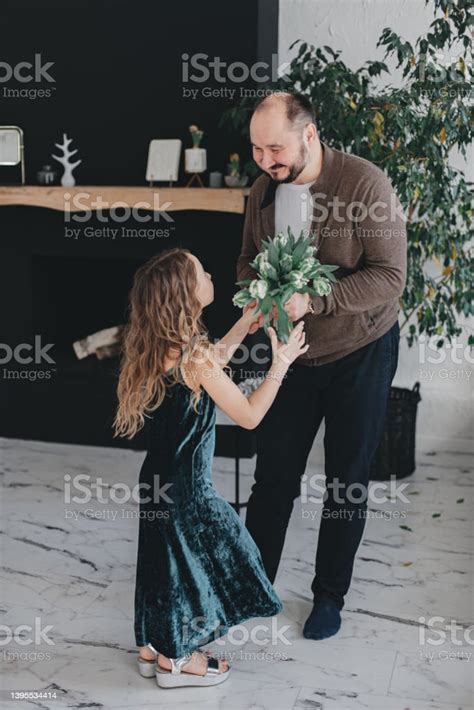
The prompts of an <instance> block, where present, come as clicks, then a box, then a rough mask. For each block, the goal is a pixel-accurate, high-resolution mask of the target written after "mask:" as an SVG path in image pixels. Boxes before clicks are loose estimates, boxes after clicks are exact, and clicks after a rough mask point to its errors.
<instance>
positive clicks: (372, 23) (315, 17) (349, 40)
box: [278, 0, 474, 449]
mask: <svg viewBox="0 0 474 710" xmlns="http://www.w3.org/2000/svg"><path fill="white" fill-rule="evenodd" d="M432 19H433V10H432V6H431V7H430V6H428V7H426V6H425V3H424V0H280V17H279V41H278V45H279V57H278V60H279V63H282V62H286V61H290V60H291V58H292V57H293V56H294V51H295V50H292V52H291V53H289V52H288V47H289V46H290V44H291V43H292V42H294V41H295V40H297V39H302V40H305V41H307V42H310V43H312V44H314V45H316V46H318V45H321V46H322V45H329V46H330V47H332V48H333V49H335V50H338V49H340V50H342V54H341V58H342V60H343V61H344V62H345V63H346V64H347V65H348V66H350V67H351V68H353V69H356V68H358V67H360V66H361V65H362V64H363V63H364V62H365V61H367V60H368V59H380V60H382V59H383V54H384V51H383V48H378V49H376V43H377V39H378V38H379V36H380V34H381V32H382V30H383V28H384V27H391V28H392V29H393V30H395V31H396V32H398V33H399V34H400V35H401V36H402V37H404V38H405V39H406V40H409V41H411V42H414V40H416V38H417V37H418V36H419V35H420V34H423V33H425V32H426V29H427V27H428V25H429V23H430V22H431V21H432ZM387 64H388V66H389V69H390V71H391V73H392V75H391V76H390V78H389V81H390V83H393V84H398V83H399V82H400V78H399V75H398V74H397V73H396V72H395V66H396V63H390V62H387ZM453 164H455V165H456V166H457V167H462V168H463V169H464V170H466V169H467V166H466V165H465V164H464V163H463V160H462V158H460V156H454V157H453ZM471 166H472V163H471ZM470 179H471V180H472V179H473V178H472V170H471V172H470ZM401 320H402V319H401ZM470 327H471V330H470V331H467V332H465V334H464V335H463V337H462V339H461V340H460V343H464V344H465V342H466V340H467V333H468V332H471V333H472V332H474V331H473V324H472V323H470ZM473 356H474V351H473ZM439 357H440V355H439V354H438V355H437V354H436V352H435V351H433V350H430V349H429V348H427V347H426V344H424V346H423V345H422V346H414V347H413V348H411V349H409V348H408V346H407V344H406V341H405V339H403V340H402V345H401V349H400V362H399V368H398V372H397V375H396V379H395V381H394V385H396V386H400V387H409V388H411V387H413V384H414V383H415V382H416V381H417V380H419V381H420V382H421V395H422V398H423V401H422V402H421V403H420V406H419V410H418V411H419V418H418V429H417V431H418V436H419V442H420V443H422V442H423V443H425V444H431V443H433V445H436V446H438V448H440V447H445V448H448V447H452V446H456V447H457V448H463V449H466V448H470V446H471V444H472V437H473V416H472V392H473V387H472V383H473V381H474V375H473V365H472V357H471V355H470V353H469V351H468V350H467V349H465V348H464V347H462V348H460V349H458V351H457V352H456V353H453V351H452V349H444V350H443V354H442V355H441V357H444V358H445V359H444V362H440V363H438V364H435V363H433V362H431V361H430V358H431V360H432V359H438V358H439ZM459 360H460V362H459ZM318 439H320V437H318ZM431 439H433V441H432V442H431Z"/></svg>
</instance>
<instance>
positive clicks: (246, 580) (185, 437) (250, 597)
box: [135, 383, 283, 658]
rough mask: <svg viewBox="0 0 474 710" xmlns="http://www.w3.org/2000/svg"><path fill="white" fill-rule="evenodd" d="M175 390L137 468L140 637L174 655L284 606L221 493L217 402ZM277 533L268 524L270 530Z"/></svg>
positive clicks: (141, 642)
mask: <svg viewBox="0 0 474 710" xmlns="http://www.w3.org/2000/svg"><path fill="white" fill-rule="evenodd" d="M191 395H192V393H191V390H190V389H189V388H188V387H186V385H184V384H182V383H178V384H176V385H174V386H171V387H169V389H168V392H167V395H166V397H165V400H164V402H163V404H162V405H161V406H160V407H159V408H158V409H157V410H156V411H155V412H154V415H153V417H152V418H151V419H150V420H149V421H148V434H149V445H148V453H147V456H146V458H145V460H144V462H143V465H142V468H141V471H140V481H139V482H140V484H147V485H146V486H142V487H141V488H140V491H141V493H140V498H141V501H140V522H139V539H138V559H137V568H136V586H135V640H136V644H137V646H145V645H146V644H148V643H150V644H151V645H152V646H153V647H154V648H155V649H156V650H157V651H159V652H160V653H163V654H165V655H166V656H168V657H172V658H176V657H178V656H183V655H185V654H186V653H190V652H191V651H194V650H195V649H196V648H198V647H199V646H201V645H203V644H205V643H207V642H209V641H212V640H213V639H214V638H218V637H219V636H222V635H223V634H225V633H227V631H228V630H229V628H230V627H231V626H234V625H236V624H240V623H242V622H244V621H246V620H248V619H250V618H252V617H263V616H273V615H274V614H277V613H278V612H280V611H281V610H282V608H283V607H282V603H281V601H280V599H279V598H278V596H277V595H276V593H275V590H274V589H273V587H272V585H271V583H270V581H269V580H268V577H267V576H266V574H265V570H264V567H263V563H262V559H261V556H260V551H259V549H258V548H257V546H256V544H255V542H254V541H253V538H252V537H251V536H250V533H249V532H248V530H247V528H246V527H245V526H244V525H243V523H242V521H241V519H240V517H239V516H238V515H237V513H236V512H235V511H234V509H233V508H232V507H231V506H230V505H229V503H228V502H227V501H226V500H225V499H224V498H223V497H222V496H221V495H219V493H218V492H217V491H216V490H215V488H214V486H213V482H212V460H213V455H214V443H215V417H216V413H215V404H214V402H213V401H212V399H211V398H210V397H209V395H208V394H207V393H206V392H205V391H203V392H202V394H201V399H200V401H199V403H198V412H196V411H195V410H194V408H193V404H192V401H191ZM269 534H271V531H269Z"/></svg>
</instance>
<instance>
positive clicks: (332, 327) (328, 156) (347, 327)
mask: <svg viewBox="0 0 474 710" xmlns="http://www.w3.org/2000/svg"><path fill="white" fill-rule="evenodd" d="M321 145H322V148H323V165H322V170H321V173H320V175H319V177H318V178H317V180H316V182H315V183H314V184H313V185H311V187H310V191H311V193H312V203H313V221H312V224H311V236H312V243H313V244H314V245H315V246H316V247H317V249H318V251H317V253H316V257H317V258H318V259H319V260H320V262H321V263H322V264H337V265H338V266H339V269H338V270H337V271H336V272H334V274H335V276H336V278H337V279H338V281H337V283H333V284H332V292H331V293H330V294H329V295H328V296H315V297H314V298H313V305H314V309H315V312H316V313H315V314H314V315H313V314H307V315H306V316H304V321H305V330H306V339H307V342H309V344H310V347H309V348H308V351H307V352H306V353H305V354H304V355H303V356H302V357H301V358H299V360H298V361H299V362H300V363H302V364H306V365H321V364H323V363H326V362H331V361H333V360H337V359H339V358H341V357H343V356H345V355H348V354H349V353H350V352H352V351H354V350H357V349H358V348H361V347H363V346H364V345H367V343H370V342H372V341H373V340H375V339H376V338H379V337H380V336H382V335H383V334H384V333H386V332H387V330H389V328H391V326H392V325H393V324H394V323H395V321H396V320H397V318H398V312H399V297H400V296H401V294H402V292H403V289H404V286H405V280H406V220H405V217H404V215H403V212H402V208H401V206H400V202H399V200H398V198H397V196H396V195H395V193H394V190H393V188H392V185H391V183H390V181H389V179H388V178H387V176H386V175H385V173H383V172H382V170H380V169H379V168H377V167H376V166H375V165H373V164H372V163H370V162H369V161H367V160H364V159H363V158H358V157H356V156H354V155H350V154H348V153H343V152H341V151H339V150H335V149H334V148H330V147H329V146H327V145H326V144H325V143H321ZM277 185H278V183H275V182H274V181H273V180H271V178H270V177H269V176H268V175H267V174H263V175H260V177H259V178H258V179H257V180H256V181H255V183H254V185H253V186H252V189H251V191H250V195H249V198H248V203H247V209H246V215H245V224H244V234H243V243H242V252H241V254H240V257H239V259H238V263H237V278H238V279H239V280H240V279H246V278H255V276H256V274H255V272H254V270H253V269H252V268H251V267H250V266H249V262H251V261H253V259H254V258H255V256H256V255H257V254H258V252H259V251H260V246H261V242H262V239H266V238H267V237H268V236H271V237H273V236H274V235H275V190H276V188H277Z"/></svg>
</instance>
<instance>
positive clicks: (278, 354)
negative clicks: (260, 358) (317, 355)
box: [268, 321, 309, 368]
mask: <svg viewBox="0 0 474 710" xmlns="http://www.w3.org/2000/svg"><path fill="white" fill-rule="evenodd" d="M268 332H269V335H270V340H271V344H272V352H273V362H275V361H278V362H280V363H281V364H282V365H283V366H284V367H287V368H288V367H289V366H290V365H291V363H292V362H294V361H295V360H296V358H297V357H299V356H300V355H303V353H305V352H306V351H307V350H308V348H309V344H307V345H305V339H306V333H305V331H304V322H303V321H300V322H299V323H298V325H297V326H296V327H295V328H293V330H292V331H291V333H290V337H289V339H288V343H286V344H285V343H281V342H280V341H279V340H278V338H277V334H276V332H275V330H274V329H273V328H269V329H268Z"/></svg>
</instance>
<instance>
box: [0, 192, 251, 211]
mask: <svg viewBox="0 0 474 710" xmlns="http://www.w3.org/2000/svg"><path fill="white" fill-rule="evenodd" d="M248 193H249V188H225V187H222V188H208V187H157V186H155V187H137V186H133V187H127V186H110V185H93V186H88V185H76V186H75V187H70V188H67V187H61V186H54V187H53V186H51V187H47V186H45V187H43V186H39V185H17V186H8V187H7V186H0V207H1V206H3V205H26V206H29V207H46V208H48V209H51V210H59V211H61V212H85V211H88V210H90V211H96V210H98V209H100V210H104V211H105V210H108V209H111V208H116V209H120V207H121V206H122V207H124V206H128V207H130V208H133V207H135V208H137V209H139V208H140V209H144V210H147V209H148V210H150V211H151V210H153V211H157V212H163V211H166V212H173V211H177V210H208V211H211V212H234V213H236V214H242V213H243V212H244V210H245V196H246V195H248Z"/></svg>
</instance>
